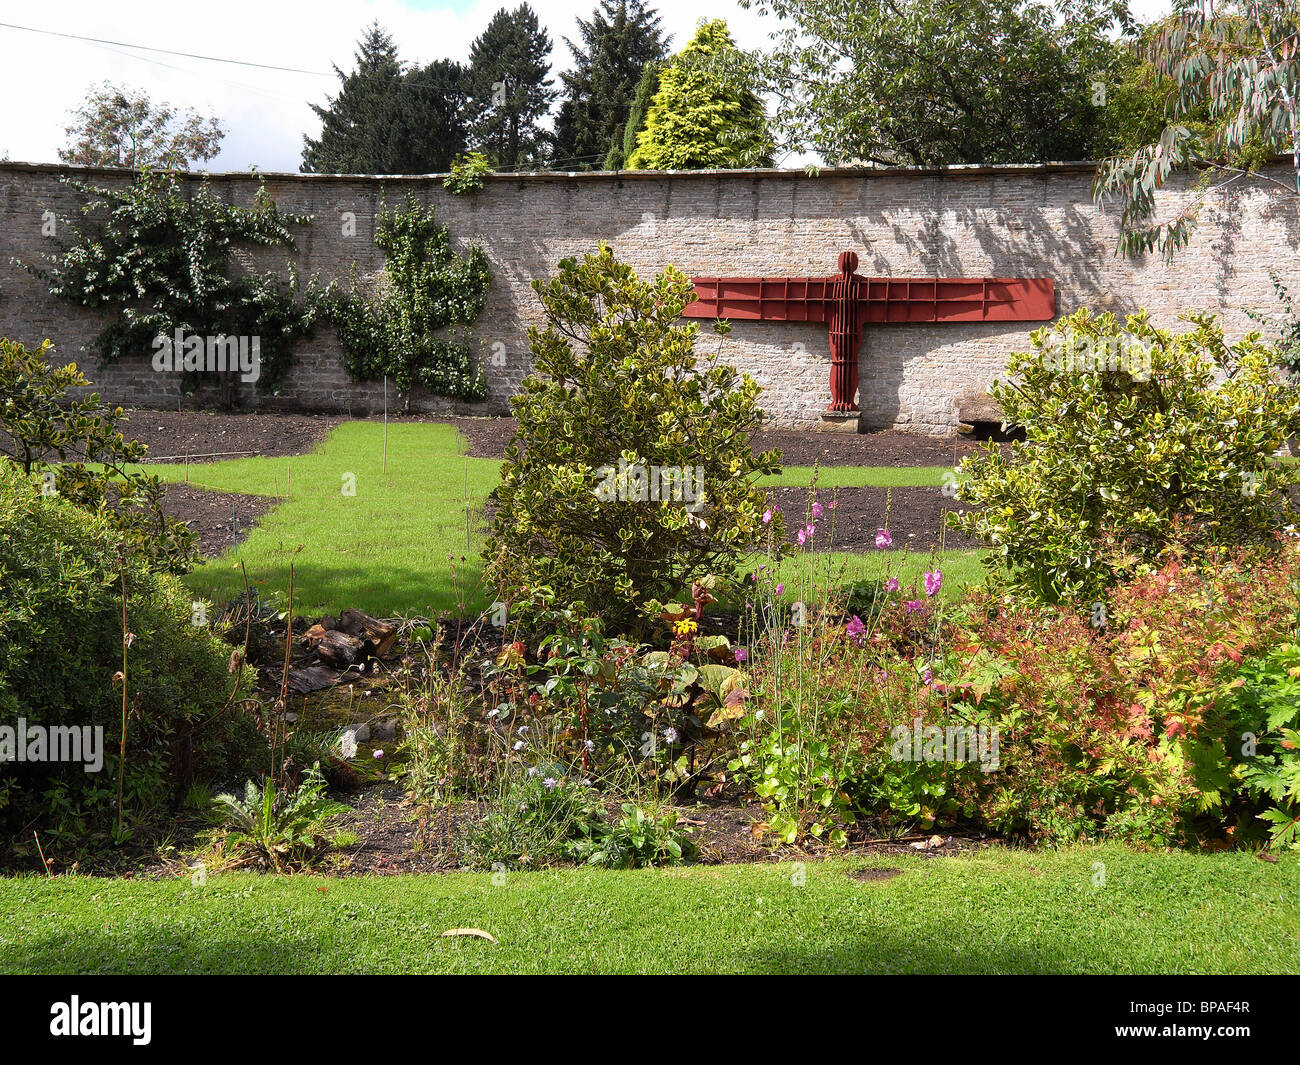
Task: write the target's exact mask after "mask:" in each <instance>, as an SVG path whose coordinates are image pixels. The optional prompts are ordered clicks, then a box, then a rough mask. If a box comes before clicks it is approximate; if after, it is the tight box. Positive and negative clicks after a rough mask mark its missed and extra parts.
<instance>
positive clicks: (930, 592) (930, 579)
mask: <svg viewBox="0 0 1300 1065" xmlns="http://www.w3.org/2000/svg"><path fill="white" fill-rule="evenodd" d="M942 587H943V574H942V573H940V572H939V571H938V570H935V571H934V572H933V573H930V572H928V571H927V572H926V575H925V594H926V595H927V596H930V597H931V598H933V597H934V596H936V595H938V594H939V589H940V588H942Z"/></svg>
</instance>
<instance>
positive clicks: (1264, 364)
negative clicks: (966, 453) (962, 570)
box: [948, 309, 1300, 601]
mask: <svg viewBox="0 0 1300 1065" xmlns="http://www.w3.org/2000/svg"><path fill="white" fill-rule="evenodd" d="M1187 320H1188V321H1190V322H1191V323H1192V325H1193V326H1194V327H1195V328H1193V329H1192V330H1191V331H1189V332H1186V333H1182V334H1179V335H1176V336H1175V335H1173V334H1171V333H1169V332H1166V331H1164V330H1160V329H1157V328H1155V327H1154V326H1152V325H1151V323H1150V321H1149V320H1148V317H1147V315H1146V313H1145V312H1142V313H1139V314H1136V315H1132V316H1130V317H1129V318H1128V319H1127V322H1126V323H1125V325H1123V326H1120V325H1119V323H1118V322H1117V321H1116V319H1115V317H1114V316H1113V315H1111V314H1101V315H1096V316H1094V315H1093V314H1091V313H1090V312H1089V311H1087V310H1086V309H1084V310H1080V311H1078V312H1076V313H1075V314H1073V315H1070V316H1069V317H1067V318H1063V319H1061V320H1060V321H1059V322H1057V323H1056V324H1055V325H1054V326H1052V327H1050V328H1047V327H1045V328H1043V329H1040V330H1038V331H1037V332H1035V333H1033V334H1032V337H1031V339H1032V341H1033V345H1034V350H1033V351H1031V352H1018V353H1016V354H1014V355H1012V357H1011V361H1010V372H1011V374H1012V375H1013V378H1014V379H1013V380H1011V381H1004V382H997V383H995V384H994V385H993V387H992V388H991V389H990V392H991V393H992V395H993V396H994V397H995V398H996V399H997V401H998V402H999V403H1000V404H1001V406H1002V410H1003V412H1004V415H1005V419H1006V421H1007V422H1008V423H1012V424H1015V425H1018V426H1021V427H1023V429H1024V430H1025V433H1026V437H1027V439H1026V441H1025V442H1023V443H1015V444H1012V445H1011V452H1010V455H1009V457H1007V456H1003V455H1002V454H1001V453H1000V451H999V450H998V448H997V446H996V445H992V446H990V447H988V448H987V449H985V450H984V451H983V452H982V453H980V454H977V455H975V456H971V457H969V458H967V459H965V460H963V463H962V470H963V472H964V473H966V474H968V478H967V479H966V480H965V481H964V482H963V483H962V484H961V486H960V487H959V488H958V493H959V498H960V500H961V501H962V502H963V503H966V504H969V505H972V506H974V507H978V508H979V509H973V510H967V511H965V512H962V513H958V514H952V515H950V516H949V518H948V521H949V523H950V525H951V526H952V527H953V528H956V529H959V530H960V531H962V532H964V533H966V534H967V535H969V536H974V537H977V538H979V539H980V540H982V541H983V542H984V543H986V544H988V545H989V546H990V547H992V548H993V551H992V553H991V555H990V557H989V558H988V560H987V561H988V562H989V564H990V565H991V566H1000V565H1002V564H1003V563H1005V564H1006V566H1007V568H1008V570H1009V571H1010V581H1011V584H1012V586H1013V587H1015V588H1018V589H1021V590H1024V591H1028V592H1030V593H1032V594H1034V595H1035V596H1038V597H1041V598H1043V599H1048V600H1052V599H1059V598H1072V597H1080V598H1082V599H1084V600H1085V601H1087V600H1096V599H1100V598H1101V597H1103V596H1104V593H1105V592H1106V590H1107V589H1108V588H1110V587H1111V586H1112V585H1114V584H1115V582H1116V581H1117V580H1118V579H1119V577H1120V575H1121V574H1123V573H1126V572H1132V571H1133V570H1134V569H1135V568H1136V567H1139V566H1146V567H1152V566H1159V565H1160V564H1162V563H1163V561H1164V560H1165V559H1166V558H1168V557H1170V554H1171V553H1183V552H1186V553H1187V555H1188V556H1189V557H1192V558H1196V557H1221V556H1222V555H1223V553H1225V552H1227V551H1230V550H1236V549H1239V548H1243V547H1256V548H1259V547H1267V546H1268V545H1269V544H1271V543H1272V542H1273V540H1274V537H1275V535H1276V533H1277V532H1278V530H1280V529H1281V528H1282V527H1283V526H1285V525H1287V524H1290V523H1294V522H1295V521H1296V520H1297V518H1296V510H1295V507H1294V505H1293V504H1292V502H1291V501H1290V499H1289V498H1288V497H1287V495H1286V489H1287V487H1288V486H1289V485H1291V484H1292V483H1293V482H1294V475H1293V471H1292V469H1290V468H1289V467H1286V466H1283V465H1281V464H1279V463H1277V462H1275V461H1273V459H1272V456H1273V454H1274V453H1275V452H1276V451H1277V450H1278V449H1279V448H1280V447H1281V446H1282V445H1283V444H1284V443H1286V441H1287V439H1288V438H1289V437H1290V436H1292V435H1293V434H1294V433H1296V432H1297V430H1300V398H1298V397H1297V392H1296V390H1295V389H1294V388H1293V387H1291V386H1289V385H1287V384H1284V383H1282V382H1280V381H1278V380H1277V371H1278V370H1279V362H1278V353H1277V351H1276V349H1274V348H1270V347H1268V346H1265V345H1263V344H1261V343H1260V342H1259V339H1258V334H1250V335H1249V336H1247V337H1245V338H1244V339H1242V340H1240V341H1238V342H1237V343H1235V344H1232V345H1228V344H1226V343H1225V341H1224V337H1223V331H1222V329H1221V327H1220V326H1219V325H1218V323H1217V322H1216V321H1215V319H1214V318H1213V316H1211V315H1204V314H1193V315H1188V316H1187ZM1220 376H1223V377H1224V379H1223V380H1222V381H1221V382H1219V383H1217V384H1216V380H1217V379H1218V378H1219V377H1220Z"/></svg>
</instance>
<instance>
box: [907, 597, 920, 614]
mask: <svg viewBox="0 0 1300 1065" xmlns="http://www.w3.org/2000/svg"><path fill="white" fill-rule="evenodd" d="M903 605H904V606H905V607H907V612H908V613H909V614H915V613H916V612H917V611H918V610H920V609H921V608H922V607H924V606H925V604H924V603H923V602H921V600H919V599H909V600H908V601H907V602H906V603H904V604H903Z"/></svg>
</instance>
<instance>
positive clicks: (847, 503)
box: [772, 488, 978, 552]
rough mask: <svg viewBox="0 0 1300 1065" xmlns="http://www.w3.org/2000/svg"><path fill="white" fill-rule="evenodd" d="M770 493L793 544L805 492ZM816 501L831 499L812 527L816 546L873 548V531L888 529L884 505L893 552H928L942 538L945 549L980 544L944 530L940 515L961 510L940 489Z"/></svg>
mask: <svg viewBox="0 0 1300 1065" xmlns="http://www.w3.org/2000/svg"><path fill="white" fill-rule="evenodd" d="M772 492H773V494H774V496H775V499H776V502H777V504H778V505H779V506H780V507H781V510H782V511H783V512H784V514H785V525H786V537H787V538H788V539H789V540H790V541H791V542H792V543H793V542H795V537H796V535H797V533H798V532H799V528H800V526H801V525H802V524H803V522H804V520H805V514H806V513H807V510H808V490H807V489H806V488H774V489H772ZM818 498H819V499H820V501H821V502H822V504H823V505H825V504H827V503H829V502H830V501H831V500H832V499H833V500H834V501H835V510H834V511H829V510H827V511H824V512H823V513H822V516H821V519H820V520H819V521H818V522H817V523H816V525H817V532H816V534H815V535H814V539H813V546H814V547H820V548H824V549H830V550H834V551H854V552H861V551H874V550H876V532H877V530H878V529H881V528H884V527H886V521H885V508H886V502H888V509H889V521H888V528H889V533H890V536H891V537H892V539H893V549H894V550H901V549H903V548H907V549H908V550H909V551H928V550H929V549H930V548H931V547H937V546H938V544H939V540H940V535H941V534H942V535H943V542H944V545H945V547H946V548H947V549H948V550H964V549H966V548H973V547H977V546H978V544H977V543H976V542H975V541H974V540H971V539H970V538H969V537H966V536H963V535H961V534H960V533H956V532H953V531H952V530H951V529H947V530H945V528H944V515H945V514H947V513H948V511H950V510H959V509H962V504H960V503H958V501H957V500H955V499H950V498H948V497H947V496H945V495H944V494H943V489H941V488H835V489H824V490H823V491H822V492H820V493H819V494H818ZM968 509H969V508H968Z"/></svg>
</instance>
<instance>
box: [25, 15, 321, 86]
mask: <svg viewBox="0 0 1300 1065" xmlns="http://www.w3.org/2000/svg"><path fill="white" fill-rule="evenodd" d="M0 28H4V29H8V30H22V31H23V32H25V33H41V34H44V35H45V36H47V37H64V38H66V39H67V40H70V41H88V42H90V43H91V44H111V45H116V46H117V47H119V48H135V49H138V50H140V51H142V52H159V53H161V54H163V55H176V56H181V57H182V58H183V59H201V60H203V61H204V62H205V63H230V64H232V65H234V66H239V67H258V68H260V69H262V70H279V71H282V72H284V73H286V74H310V75H311V76H312V77H317V78H332V77H334V74H333V73H332V72H329V73H327V72H325V71H322V70H303V69H302V68H300V67H277V66H274V65H272V64H270V63H254V62H251V61H249V60H246V59H221V58H219V57H217V56H211V55H196V54H195V53H193V52H174V51H172V50H171V49H170V48H152V47H150V46H149V45H147V44H127V43H125V42H124V41H106V40H104V39H103V38H100V37H82V36H79V35H78V34H75V33H58V32H57V31H55V30H38V29H36V28H34V27H32V26H15V25H14V24H13V23H11V22H0ZM137 58H139V57H137Z"/></svg>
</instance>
